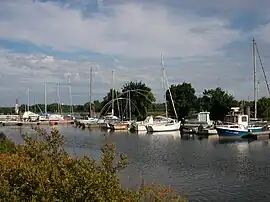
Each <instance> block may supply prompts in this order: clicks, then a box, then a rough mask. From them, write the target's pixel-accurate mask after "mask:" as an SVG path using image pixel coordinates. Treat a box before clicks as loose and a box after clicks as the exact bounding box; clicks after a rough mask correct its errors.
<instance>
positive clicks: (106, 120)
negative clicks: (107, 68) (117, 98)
mask: <svg viewBox="0 0 270 202" xmlns="http://www.w3.org/2000/svg"><path fill="white" fill-rule="evenodd" d="M113 82H114V71H112V111H111V114H108V115H106V116H104V117H103V120H102V121H100V122H99V123H100V127H101V128H103V129H111V128H112V126H111V124H114V123H116V122H118V121H119V118H118V117H117V116H115V115H114V84H113Z"/></svg>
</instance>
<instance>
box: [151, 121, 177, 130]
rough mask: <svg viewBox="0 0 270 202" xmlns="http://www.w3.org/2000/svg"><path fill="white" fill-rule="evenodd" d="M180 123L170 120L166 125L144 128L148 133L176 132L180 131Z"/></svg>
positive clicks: (156, 124)
mask: <svg viewBox="0 0 270 202" xmlns="http://www.w3.org/2000/svg"><path fill="white" fill-rule="evenodd" d="M180 125H181V122H180V121H177V120H175V119H171V120H170V121H167V122H166V123H154V124H152V125H148V126H146V128H147V131H148V132H163V131H176V130H179V129H180Z"/></svg>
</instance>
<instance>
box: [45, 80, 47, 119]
mask: <svg viewBox="0 0 270 202" xmlns="http://www.w3.org/2000/svg"><path fill="white" fill-rule="evenodd" d="M44 105H45V106H44V108H45V109H44V111H45V114H47V83H46V81H45V89H44Z"/></svg>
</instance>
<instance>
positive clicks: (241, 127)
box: [216, 107, 263, 138]
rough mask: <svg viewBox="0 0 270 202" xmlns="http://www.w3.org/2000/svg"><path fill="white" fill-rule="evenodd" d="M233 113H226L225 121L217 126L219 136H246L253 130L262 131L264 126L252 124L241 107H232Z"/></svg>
mask: <svg viewBox="0 0 270 202" xmlns="http://www.w3.org/2000/svg"><path fill="white" fill-rule="evenodd" d="M232 110H233V111H232V114H229V115H226V117H225V119H224V121H225V122H224V123H223V124H222V125H219V126H216V130H217V133H218V135H219V137H240V138H241V137H244V136H247V135H249V134H250V133H251V132H261V131H262V130H263V127H262V126H255V127H254V126H250V125H249V122H248V115H244V114H241V113H239V107H235V108H232Z"/></svg>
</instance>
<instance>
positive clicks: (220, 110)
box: [0, 81, 270, 121]
mask: <svg viewBox="0 0 270 202" xmlns="http://www.w3.org/2000/svg"><path fill="white" fill-rule="evenodd" d="M170 91H171V94H172V97H173V100H174V105H175V109H176V112H177V117H178V118H179V119H182V118H191V117H192V116H193V115H194V113H196V112H200V111H208V112H210V118H211V120H223V118H224V116H225V115H226V114H227V113H228V112H229V111H230V109H231V107H240V108H241V109H242V110H244V109H247V108H249V109H250V110H249V111H251V112H254V111H255V108H254V101H249V100H243V99H241V100H237V99H236V98H235V97H234V96H233V95H232V94H231V93H229V92H227V91H225V90H223V89H221V88H219V87H217V88H213V89H205V90H204V91H203V92H201V93H198V92H196V90H195V88H194V87H193V86H192V84H191V83H186V82H183V83H182V84H176V85H175V84H174V85H171V86H170ZM112 92H113V93H112ZM112 95H114V96H112ZM239 97H241V95H239ZM112 98H114V100H115V102H113V103H114V115H115V116H118V117H119V118H121V119H122V120H124V119H127V117H128V115H127V114H129V113H130V112H129V109H128V107H127V106H128V105H129V103H128V100H130V101H131V102H130V103H131V105H132V106H131V114H132V117H131V118H132V119H134V120H138V121H140V120H144V119H145V117H146V116H148V115H165V99H164V102H161V103H157V102H156V98H155V96H154V94H153V93H152V89H151V88H149V87H148V86H147V85H146V84H145V83H143V82H137V81H135V82H134V81H130V82H127V83H126V84H124V85H123V86H122V88H121V90H115V89H114V90H113V89H110V90H109V91H108V93H107V94H106V96H104V97H103V99H102V100H94V101H91V105H90V104H89V103H90V102H86V103H85V104H83V105H73V106H72V107H71V106H69V105H63V104H61V103H62V102H61V103H51V104H48V105H47V107H45V105H44V104H35V105H31V104H30V103H29V105H30V106H29V108H30V111H32V112H34V113H42V111H43V112H44V111H45V110H44V109H45V108H46V109H47V112H49V113H61V114H62V113H69V114H70V113H72V112H74V113H76V114H80V115H90V106H91V114H92V115H93V116H95V115H97V116H102V115H105V114H107V113H108V112H110V111H111V108H112ZM66 102H67V101H66ZM166 102H167V107H168V115H169V116H170V117H171V118H175V114H174V110H173V106H172V102H171V99H170V96H169V92H168V90H167V92H166ZM27 108H28V106H27V105H25V104H21V105H20V106H19V111H20V113H23V112H24V111H25V110H26V109H27ZM0 113H1V114H13V113H14V107H0ZM253 116H254V114H251V117H253ZM257 117H260V118H263V119H266V120H269V119H270V98H267V97H261V98H260V99H259V100H258V102H257Z"/></svg>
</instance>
